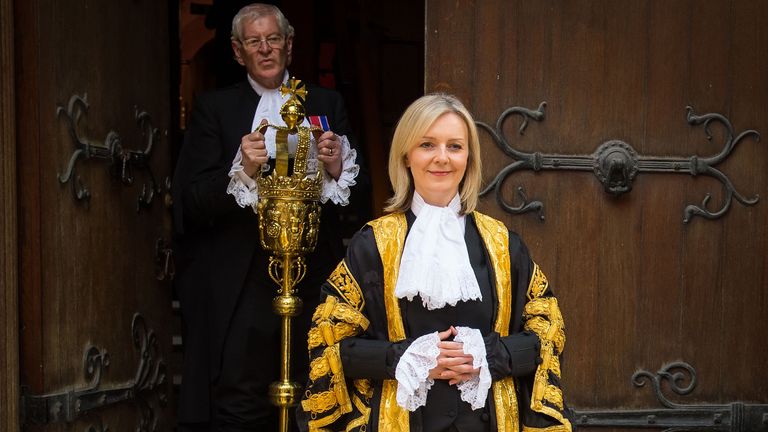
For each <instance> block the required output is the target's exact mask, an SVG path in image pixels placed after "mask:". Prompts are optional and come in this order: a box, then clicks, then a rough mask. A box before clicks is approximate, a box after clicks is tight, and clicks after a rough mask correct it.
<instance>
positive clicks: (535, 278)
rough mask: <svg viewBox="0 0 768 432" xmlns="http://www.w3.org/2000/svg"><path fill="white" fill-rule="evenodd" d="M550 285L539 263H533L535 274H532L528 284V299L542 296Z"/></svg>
mask: <svg viewBox="0 0 768 432" xmlns="http://www.w3.org/2000/svg"><path fill="white" fill-rule="evenodd" d="M548 286H549V282H548V281H547V276H545V275H544V272H543V271H541V268H539V265H538V264H536V263H533V275H531V282H530V283H529V284H528V292H527V296H528V300H533V299H535V298H537V297H541V295H542V294H544V291H546V290H547V287H548Z"/></svg>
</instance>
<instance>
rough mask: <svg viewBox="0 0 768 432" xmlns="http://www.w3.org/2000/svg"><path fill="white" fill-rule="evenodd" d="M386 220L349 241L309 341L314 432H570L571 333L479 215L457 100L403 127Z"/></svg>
mask: <svg viewBox="0 0 768 432" xmlns="http://www.w3.org/2000/svg"><path fill="white" fill-rule="evenodd" d="M389 176H390V179H391V181H392V187H393V189H394V196H393V197H392V198H391V199H390V201H389V205H388V206H387V208H386V210H387V211H388V212H389V214H387V215H386V216H384V217H382V218H379V219H376V220H374V221H371V222H369V223H368V224H367V225H366V227H364V228H363V229H362V230H361V231H360V232H358V233H357V234H356V235H355V236H354V238H353V239H352V241H351V243H350V245H349V248H348V251H347V255H346V258H345V259H344V260H343V261H342V262H341V263H339V265H338V266H337V268H336V270H335V271H334V272H333V273H332V274H331V276H330V277H329V278H328V281H327V282H326V283H325V284H324V285H323V287H322V292H323V295H324V302H323V303H322V304H320V306H319V307H318V308H317V310H316V311H315V313H314V316H313V318H312V319H313V327H312V328H311V330H310V332H309V337H308V342H309V352H310V358H311V365H310V373H309V377H310V381H309V383H308V385H307V389H306V391H305V394H304V397H303V400H302V402H301V407H300V409H298V410H297V417H298V419H299V425H300V426H301V427H302V428H303V429H309V430H326V429H327V430H361V431H369V432H372V431H387V432H389V431H408V430H412V431H495V430H499V431H515V432H517V431H519V430H546V431H570V430H571V420H570V414H569V411H568V409H567V407H566V405H565V404H564V402H563V397H562V391H561V389H560V384H559V381H560V354H561V353H562V350H563V346H564V343H565V336H564V333H563V331H564V325H563V321H562V317H561V315H560V311H559V309H558V305H557V300H556V299H555V297H554V296H553V294H552V291H551V289H550V288H549V286H548V282H547V279H546V277H545V276H544V274H543V272H542V271H541V270H540V269H539V267H538V266H537V265H536V263H534V262H533V261H532V260H531V258H530V256H529V254H528V249H527V248H526V246H525V245H524V244H523V242H522V241H521V239H520V238H519V237H518V236H517V235H516V234H514V233H512V232H510V231H509V230H507V228H506V227H504V225H503V224H502V223H501V222H499V221H497V220H495V219H492V218H490V217H488V216H485V215H483V214H481V213H479V212H477V211H475V207H476V205H477V200H478V197H477V194H478V191H479V189H480V182H481V161H480V146H479V142H478V136H477V130H476V128H475V123H474V120H473V119H472V116H471V114H470V113H469V112H468V111H467V109H466V108H465V107H464V106H463V105H462V104H461V102H459V101H458V100H457V99H456V98H455V97H453V96H450V95H446V94H431V95H426V96H423V97H421V98H420V99H418V100H416V101H415V102H414V103H413V104H411V105H410V106H409V107H408V108H407V109H406V111H405V112H404V113H403V115H402V117H401V118H400V121H399V122H398V125H397V128H396V130H395V134H394V137H393V140H392V148H391V152H390V157H389Z"/></svg>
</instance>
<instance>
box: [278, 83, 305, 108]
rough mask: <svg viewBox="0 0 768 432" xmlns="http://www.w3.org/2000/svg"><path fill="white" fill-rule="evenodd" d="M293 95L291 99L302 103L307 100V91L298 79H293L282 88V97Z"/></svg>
mask: <svg viewBox="0 0 768 432" xmlns="http://www.w3.org/2000/svg"><path fill="white" fill-rule="evenodd" d="M289 93H290V94H291V97H295V98H298V99H299V100H300V101H301V102H302V103H304V100H305V99H306V98H307V89H306V88H305V87H304V83H303V82H302V81H301V80H297V79H296V78H291V79H289V80H288V82H287V83H285V84H283V85H281V86H280V95H281V96H285V95H287V94H289Z"/></svg>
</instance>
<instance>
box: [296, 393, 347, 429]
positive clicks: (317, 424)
mask: <svg viewBox="0 0 768 432" xmlns="http://www.w3.org/2000/svg"><path fill="white" fill-rule="evenodd" d="M303 403H304V401H302V404H303ZM341 414H342V413H341V410H338V409H337V410H336V411H334V412H333V413H331V414H329V415H327V416H325V417H323V418H320V419H316V420H310V421H309V432H323V431H325V430H326V429H322V428H323V427H325V426H328V425H329V424H331V423H333V422H335V421H336V420H338V419H339V417H341Z"/></svg>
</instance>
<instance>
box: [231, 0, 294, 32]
mask: <svg viewBox="0 0 768 432" xmlns="http://www.w3.org/2000/svg"><path fill="white" fill-rule="evenodd" d="M270 15H274V17H275V18H277V26H278V28H279V29H280V33H282V35H283V36H284V37H285V38H286V39H288V38H290V37H293V26H292V25H291V24H290V23H289V22H288V19H287V18H286V17H285V15H283V13H282V12H281V11H280V9H279V8H278V7H277V6H274V5H270V4H263V3H254V4H250V5H248V6H245V7H244V8H242V9H240V11H239V12H238V13H237V15H235V17H234V18H233V19H232V40H233V41H242V40H243V26H244V25H245V24H246V23H249V22H251V21H254V20H257V19H259V18H263V17H266V16H270Z"/></svg>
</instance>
